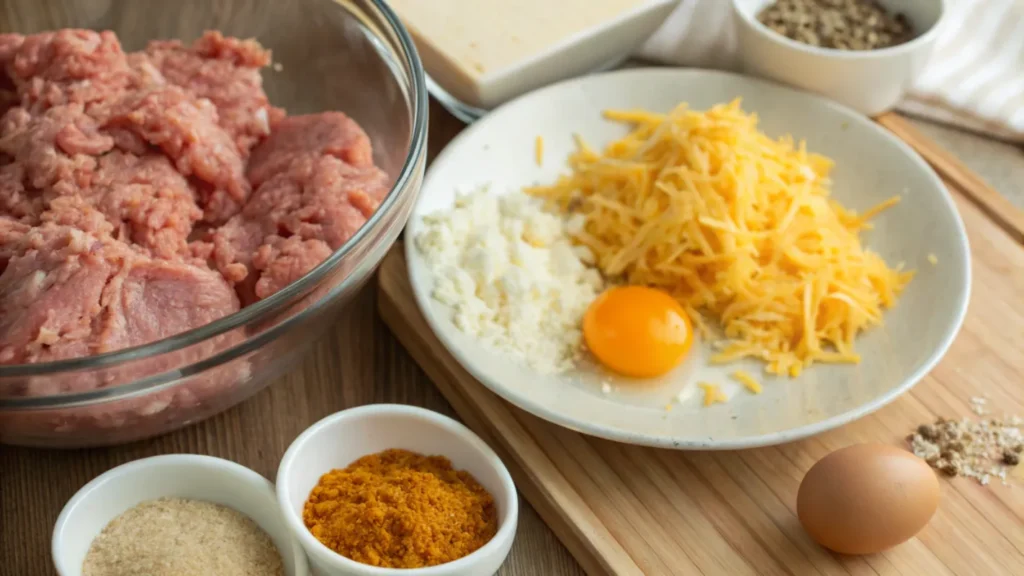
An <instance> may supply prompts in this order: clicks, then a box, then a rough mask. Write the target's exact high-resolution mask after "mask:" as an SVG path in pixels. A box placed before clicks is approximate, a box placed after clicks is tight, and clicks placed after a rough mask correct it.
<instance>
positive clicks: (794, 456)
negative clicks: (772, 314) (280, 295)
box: [378, 180, 1024, 576]
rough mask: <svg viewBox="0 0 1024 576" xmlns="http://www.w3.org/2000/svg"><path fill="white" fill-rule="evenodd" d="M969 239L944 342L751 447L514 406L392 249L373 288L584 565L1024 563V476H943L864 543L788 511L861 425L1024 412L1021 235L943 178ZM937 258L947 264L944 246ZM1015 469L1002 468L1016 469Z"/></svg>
mask: <svg viewBox="0 0 1024 576" xmlns="http://www.w3.org/2000/svg"><path fill="white" fill-rule="evenodd" d="M946 183H947V186H948V187H950V189H951V190H953V196H954V198H955V199H956V203H957V206H958V208H959V210H960V213H961V215H962V217H963V219H964V223H965V225H966V227H967V231H968V235H969V237H970V241H971V248H972V255H973V266H974V268H973V270H974V290H973V294H972V297H971V303H970V309H969V313H968V317H967V319H966V321H965V324H964V327H963V329H962V331H961V333H960V335H959V337H958V338H957V340H956V342H955V343H954V344H953V346H952V348H951V349H950V351H949V353H948V354H947V356H946V358H945V359H944V360H943V361H942V362H941V363H940V364H939V365H938V366H937V367H936V369H935V370H934V371H932V373H931V374H929V375H928V376H927V377H926V378H925V379H924V380H923V381H922V382H921V383H920V384H918V385H917V386H916V387H915V388H914V389H913V391H911V392H910V393H908V394H905V395H904V396H903V397H901V398H900V399H899V400H897V401H896V402H894V403H892V404H891V405H889V406H888V407H886V408H884V409H882V410H880V411H878V412H876V413H875V414H873V415H871V416H868V417H865V418H862V419H861V420H858V421H857V422H854V423H852V424H849V425H847V426H844V427H841V428H839V429H836V430H833V431H831V432H828V433H825V434H820V435H818V436H815V437H813V438H810V439H807V440H803V441H799V442H793V443H790V444H784V445H781V446H774V447H769V448H762V449H756V450H742V451H734V452H678V451H670V450H659V449H653V448H644V447H637V446H629V445H625V444H619V443H615V442H610V441H606V440H600V439H596V438H592V437H588V436H584V435H581V434H578V433H576V432H573V431H570V430H567V429H565V428H561V427H559V426H556V425H554V424H550V423H548V422H546V421H542V420H540V419H538V418H536V417H534V416H532V415H530V414H527V413H526V412H523V411H521V410H519V409H517V408H515V407H513V406H511V405H510V404H508V403H506V402H505V401H503V400H501V399H500V398H498V397H497V396H496V395H495V394H493V393H491V392H490V391H488V390H487V389H486V388H484V386H483V385H482V384H480V383H479V382H477V381H476V380H474V379H473V378H472V376H470V375H469V374H468V373H467V372H466V371H465V370H464V369H463V368H462V367H461V366H460V365H459V364H458V362H457V361H456V360H455V359H454V358H453V357H452V356H451V355H450V354H449V353H448V352H447V351H446V350H445V348H444V346H443V345H442V344H441V343H440V342H439V341H438V340H437V338H436V337H435V336H434V335H433V333H432V332H431V331H430V329H429V327H428V326H427V325H426V322H425V320H424V319H423V317H422V315H421V314H420V311H419V309H418V307H417V305H416V303H415V300H414V299H413V296H412V291H411V287H410V286H409V283H408V278H407V276H406V267H405V261H404V257H403V255H402V252H401V249H400V248H396V249H395V250H393V251H392V253H391V254H390V255H389V257H388V258H387V259H386V260H385V263H384V264H383V266H382V269H381V272H380V276H379V282H380V297H379V298H378V304H379V306H380V309H381V315H382V317H383V318H384V320H385V321H386V322H387V323H388V324H389V325H390V326H391V328H392V330H393V332H394V333H395V334H397V335H398V338H399V340H400V341H401V342H402V344H404V345H405V346H406V348H407V349H408V350H409V352H410V353H411V354H412V356H413V357H414V358H415V359H416V360H417V361H418V362H419V363H420V365H421V366H423V368H424V370H426V372H427V374H428V375H429V376H430V377H431V379H433V381H434V382H435V384H436V385H437V386H438V388H439V389H440V390H441V392H442V393H444V395H445V397H446V398H448V400H449V402H451V404H452V406H453V407H454V408H455V410H456V411H457V412H458V413H459V414H460V415H461V416H462V418H463V419H464V420H465V421H466V422H467V424H468V425H469V426H470V427H472V428H473V429H474V430H476V431H477V432H478V433H480V434H482V435H483V436H484V437H485V438H487V439H488V441H489V442H490V443H491V444H492V445H494V446H496V447H497V448H498V449H499V451H500V453H501V455H502V457H503V459H504V461H505V463H506V464H507V465H509V466H510V468H511V469H512V470H513V476H514V477H515V480H516V482H517V484H518V486H519V487H520V490H521V491H522V492H523V494H524V496H525V497H526V498H527V499H529V501H530V502H531V503H532V504H533V505H534V507H535V508H536V509H537V511H538V512H539V513H540V515H541V517H542V518H543V519H544V520H545V521H546V522H547V523H548V525H549V526H551V527H552V529H553V530H554V531H555V533H556V534H557V535H558V537H559V538H560V539H561V540H562V542H563V543H564V544H565V545H566V546H567V547H568V548H569V550H570V551H572V553H573V554H574V555H575V556H576V558H577V560H579V562H580V564H581V565H583V566H584V567H585V568H586V570H587V572H588V574H592V575H597V574H608V575H612V574H647V575H662V574H664V575H668V574H709V575H710V574H723V575H725V574H728V575H733V574H736V575H739V574H779V575H783V574H795V575H800V574H855V575H860V574H880V575H883V574H884V575H889V574H893V575H897V574H901V575H906V576H912V575H925V574H927V575H933V574H934V575H938V574H964V575H967V574H978V575H986V576H988V575H1001V574H1024V485H1018V486H1016V487H1013V486H1002V485H998V483H997V484H996V485H990V486H988V487H983V486H980V485H978V484H977V483H975V482H974V481H973V480H967V479H963V478H956V479H953V480H946V479H944V480H943V486H942V492H943V498H942V502H941V504H940V507H939V510H938V512H937V513H936V515H935V517H934V518H933V519H932V521H931V523H930V524H929V526H928V527H927V528H926V529H925V530H924V531H923V532H922V533H921V534H919V535H918V536H917V537H916V538H914V539H913V540H911V541H909V542H907V543H905V544H903V545H901V546H899V547H896V548H894V549H892V550H889V551H887V552H884V553H881V554H876V555H873V556H864V557H845V556H840V555H835V554H832V553H830V552H828V551H826V550H824V549H822V548H820V547H819V546H817V545H816V544H815V543H814V542H813V541H811V540H810V538H809V537H808V536H807V535H806V534H805V533H804V531H803V530H802V528H801V527H800V525H799V522H798V520H797V518H796V511H795V503H796V492H797V488H798V486H799V483H800V480H801V478H802V477H803V474H804V473H805V472H806V471H807V469H808V468H810V466H811V465H812V464H813V463H814V462H815V461H817V460H818V459H819V458H821V457H822V456H824V455H825V454H827V453H829V452H831V451H832V450H835V449H837V448H840V447H842V446H845V445H848V444H851V443H855V442H865V441H877V442H887V443H891V444H897V445H902V443H903V438H904V437H905V436H906V435H907V433H909V432H911V431H912V430H914V429H915V428H916V427H917V425H918V424H921V423H924V422H930V421H932V420H933V419H934V418H935V417H936V416H939V415H942V416H946V417H958V416H963V415H972V416H973V414H972V413H971V411H970V408H969V403H970V398H971V397H973V396H984V397H987V398H988V399H989V405H991V406H994V407H997V408H996V409H997V410H1000V411H1002V410H1005V411H1006V412H1008V413H1015V414H1022V413H1024V405H1022V400H1024V356H1022V355H1021V354H1020V351H1021V350H1024V298H1021V297H1020V295H1021V294H1024V247H1022V246H1020V245H1019V244H1018V243H1016V242H1015V241H1014V239H1013V238H1011V237H1010V236H1009V235H1008V234H1007V233H1006V232H1004V231H1003V230H1002V229H1000V228H999V227H997V226H995V225H994V224H993V223H992V222H991V221H990V220H989V219H988V217H987V216H986V214H985V213H983V212H982V210H981V209H980V208H979V207H978V206H977V205H976V204H975V203H974V202H973V201H971V200H969V199H968V198H967V196H966V192H965V191H963V190H962V189H961V188H959V187H958V186H957V185H956V183H954V182H952V181H950V180H947V182H946ZM938 265H940V266H941V265H942V264H941V262H940V263H939V264H938ZM1020 472H1021V471H1020V470H1018V471H1017V473H1016V475H1017V477H1016V478H1011V482H1016V483H1017V484H1021V482H1022V481H1024V474H1021V473H1020Z"/></svg>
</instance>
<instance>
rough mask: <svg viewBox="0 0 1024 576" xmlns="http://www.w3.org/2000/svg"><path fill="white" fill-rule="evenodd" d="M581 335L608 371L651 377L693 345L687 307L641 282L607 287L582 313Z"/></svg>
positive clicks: (668, 366)
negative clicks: (639, 284)
mask: <svg viewBox="0 0 1024 576" xmlns="http://www.w3.org/2000/svg"><path fill="white" fill-rule="evenodd" d="M583 338H584V340H585V341H586V343H587V347H588V348H589V349H590V351H591V353H593V354H594V356H595V357H596V358H597V359H598V360H599V361H600V362H601V364H603V365H604V366H605V367H606V368H608V369H609V370H612V371H614V372H618V373H619V374H622V375H624V376H631V377H634V378H652V377H654V376H660V375H662V374H664V373H666V372H668V371H669V370H671V369H673V368H675V367H676V366H677V365H678V364H679V362H680V361H681V360H682V359H683V357H684V356H686V353H687V352H688V351H689V350H690V345H691V344H693V326H692V325H691V324H690V317H689V316H687V314H686V310H684V309H683V307H682V306H680V305H679V302H677V301H676V300H675V298H672V297H671V296H669V295H668V294H667V293H665V292H662V291H661V290H657V289H654V288H647V287H645V286H622V287H617V288H611V289H609V290H607V291H605V292H604V293H603V294H601V295H600V296H598V297H597V299H596V300H594V301H593V302H592V303H591V304H590V307H589V308H588V309H587V312H586V314H585V315H584V316H583Z"/></svg>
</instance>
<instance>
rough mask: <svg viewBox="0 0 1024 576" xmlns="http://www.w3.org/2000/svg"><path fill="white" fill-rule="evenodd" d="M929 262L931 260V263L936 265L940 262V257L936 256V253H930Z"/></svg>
mask: <svg viewBox="0 0 1024 576" xmlns="http://www.w3.org/2000/svg"><path fill="white" fill-rule="evenodd" d="M928 262H929V263H930V264H931V265H932V266H935V265H936V264H938V263H939V259H938V258H937V257H936V256H935V254H929V255H928Z"/></svg>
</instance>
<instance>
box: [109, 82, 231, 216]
mask: <svg viewBox="0 0 1024 576" xmlns="http://www.w3.org/2000/svg"><path fill="white" fill-rule="evenodd" d="M217 121H218V115H217V108H216V107H215V106H214V105H213V103H211V102H210V101H209V100H206V99H203V98H195V97H194V96H192V95H190V94H189V93H187V92H186V91H185V90H183V89H181V88H178V87H176V86H167V87H162V88H154V89H151V90H143V91H140V92H136V93H133V94H131V95H129V96H127V97H126V98H124V99H123V100H122V101H121V102H119V103H118V104H117V105H115V106H114V108H113V110H112V111H111V114H110V117H109V118H108V119H107V121H106V124H105V126H106V127H107V128H115V129H123V130H126V131H127V132H129V133H131V134H134V135H136V136H138V137H139V138H141V139H142V140H144V141H145V142H146V143H148V144H150V145H153V146H156V147H158V148H160V149H161V150H163V151H164V153H165V154H167V156H168V157H170V158H171V159H172V160H173V161H174V164H175V167H176V168H177V169H178V171H179V172H181V173H182V174H183V175H185V176H193V177H195V178H196V179H198V180H199V181H200V185H199V186H197V188H199V190H200V194H201V195H202V196H203V202H204V208H205V219H206V220H208V221H211V222H222V221H224V220H226V219H227V218H228V217H230V216H231V215H232V214H234V213H235V212H237V211H238V208H239V207H240V206H241V205H242V203H244V202H245V199H246V198H247V197H248V196H249V182H248V181H246V179H245V174H244V160H243V158H242V154H241V153H240V152H239V150H238V147H237V146H235V144H234V141H233V140H232V138H231V137H230V136H229V135H228V133H227V132H225V131H224V129H223V128H221V127H220V125H219V124H218V123H217ZM121 138H122V139H124V138H125V135H124V134H122V135H121ZM111 146H113V142H111ZM129 148H130V149H132V150H135V151H139V150H142V149H144V146H142V145H133V146H130V147H129Z"/></svg>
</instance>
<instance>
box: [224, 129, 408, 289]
mask: <svg viewBox="0 0 1024 576" xmlns="http://www.w3.org/2000/svg"><path fill="white" fill-rule="evenodd" d="M275 136H276V135H272V136H271V138H270V139H269V140H268V141H267V144H265V145H269V146H272V145H274V144H273V140H274V138H275ZM257 153H258V150H257ZM254 155H255V154H254ZM298 158H299V159H298V160H296V161H295V163H294V164H293V165H292V166H291V167H290V168H289V169H288V170H286V171H284V172H282V173H279V174H277V175H275V176H274V177H272V178H270V179H269V180H267V181H265V182H264V183H263V184H262V185H261V186H260V187H259V188H257V189H256V191H255V192H254V193H253V195H252V197H251V198H250V199H249V202H248V203H247V204H246V206H245V208H244V209H243V211H242V213H241V214H239V215H237V216H235V217H234V218H232V219H231V220H230V221H228V223H227V224H225V225H224V226H222V227H221V228H219V229H217V230H216V231H215V232H214V234H213V238H212V243H213V260H214V261H215V262H216V264H217V266H218V268H219V269H220V270H221V271H222V273H224V275H225V276H226V277H227V278H228V279H229V280H232V281H235V282H238V283H240V287H239V292H240V293H241V296H242V299H243V301H246V302H248V301H250V300H251V299H260V298H266V297H267V296H269V295H270V294H272V293H274V292H275V291H277V290H278V289H280V288H281V287H283V286H284V285H286V284H288V283H290V282H291V281H293V280H295V279H297V278H299V277H300V276H302V275H303V274H305V273H306V272H308V271H309V270H311V269H312V268H313V267H314V266H315V265H316V264H319V263H320V262H321V261H323V260H324V259H325V258H326V257H327V256H328V255H329V254H330V253H331V252H332V251H334V250H337V249H338V248H340V247H341V245H342V244H344V243H345V241H346V240H348V239H349V238H351V237H352V235H353V234H355V232H356V231H357V230H358V229H359V228H360V227H361V226H362V225H363V224H365V223H366V221H367V219H368V218H369V217H370V215H372V214H373V212H374V210H376V208H377V206H378V205H379V204H380V202H381V200H383V198H384V196H385V194H387V191H388V178H387V175H386V174H384V172H382V171H381V170H379V169H377V168H375V167H372V166H371V167H369V168H357V167H355V166H352V165H350V164H347V163H345V162H343V161H341V160H339V159H337V158H335V157H334V156H321V157H319V158H312V157H308V156H299V157H298ZM292 238H295V239H296V240H292ZM283 240H289V241H291V242H282V241H283ZM302 249H308V250H309V251H310V255H306V256H302V255H300V254H299V252H300V251H301V250H302ZM325 250H326V252H325ZM257 256H259V258H258V260H256V257H257ZM277 258H285V259H287V262H282V263H281V264H280V265H279V264H277V263H275V260H276V259H277ZM300 264H301V265H300ZM250 275H252V276H253V277H250ZM264 276H273V278H269V277H268V278H267V279H266V280H264ZM245 279H247V280H248V282H242V280H245ZM249 287H251V288H252V289H253V291H252V292H251V293H250V290H249ZM253 297H255V298H253Z"/></svg>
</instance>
